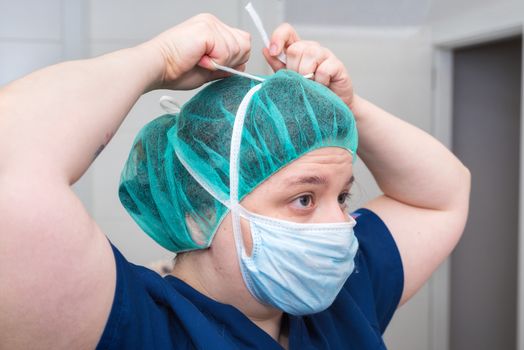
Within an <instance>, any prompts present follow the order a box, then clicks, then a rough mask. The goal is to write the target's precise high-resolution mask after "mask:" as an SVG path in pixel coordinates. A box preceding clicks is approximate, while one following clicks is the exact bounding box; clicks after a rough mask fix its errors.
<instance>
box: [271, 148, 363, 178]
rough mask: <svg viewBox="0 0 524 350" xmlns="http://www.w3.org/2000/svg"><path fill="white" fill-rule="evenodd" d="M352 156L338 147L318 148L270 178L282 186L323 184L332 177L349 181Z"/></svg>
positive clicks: (351, 172)
mask: <svg viewBox="0 0 524 350" xmlns="http://www.w3.org/2000/svg"><path fill="white" fill-rule="evenodd" d="M352 161H353V156H352V155H351V153H350V152H349V151H348V150H346V149H343V148H339V147H324V148H319V149H316V150H314V151H311V152H309V153H306V154H304V155H303V156H301V157H300V158H298V159H297V160H295V161H293V162H291V163H290V164H288V165H287V166H285V167H284V168H282V169H281V170H280V171H278V172H276V173H275V174H273V175H272V176H271V177H270V179H269V180H270V181H271V182H279V183H281V184H284V185H293V184H297V183H311V184H323V183H325V182H327V181H328V180H329V179H330V178H333V177H337V178H338V177H343V178H347V179H350V178H351V177H352V174H353V166H352V164H353V163H352Z"/></svg>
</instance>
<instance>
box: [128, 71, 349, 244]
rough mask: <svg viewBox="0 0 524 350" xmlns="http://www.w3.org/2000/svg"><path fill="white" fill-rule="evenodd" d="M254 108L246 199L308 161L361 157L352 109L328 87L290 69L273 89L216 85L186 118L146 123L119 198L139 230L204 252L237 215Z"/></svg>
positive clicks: (235, 81) (271, 81) (230, 81)
mask: <svg viewBox="0 0 524 350" xmlns="http://www.w3.org/2000/svg"><path fill="white" fill-rule="evenodd" d="M257 84H262V85H261V86H260V89H258V90H257V91H256V92H254V93H253V95H252V97H251V100H250V101H249V104H248V107H247V110H246V113H245V121H244V125H243V128H242V134H241V142H240V149H239V167H238V177H239V179H238V181H239V183H238V192H239V193H238V198H239V200H242V198H244V197H245V196H246V195H247V194H249V193H250V192H251V191H253V190H254V189H255V188H256V187H257V186H259V185H260V184H261V183H262V182H263V181H264V180H266V179H267V178H269V177H270V176H271V175H273V174H274V173H276V172H277V171H278V170H279V169H281V168H283V167H285V166H286V165H288V164H289V163H291V162H292V161H294V160H296V159H298V158H299V157H300V156H302V155H303V154H305V153H307V152H310V151H313V150H315V149H318V148H322V147H341V148H344V149H346V150H348V152H350V153H351V154H353V155H354V156H353V160H355V159H356V156H355V155H356V150H357V144H358V134H357V128H356V123H355V119H354V116H353V113H352V112H351V110H350V109H349V108H348V107H347V106H346V104H345V103H344V102H343V101H342V100H341V99H340V98H339V97H338V96H337V95H336V94H334V93H333V92H332V91H331V90H329V89H328V88H327V87H325V86H323V85H321V84H319V83H316V82H315V81H311V80H308V79H306V78H304V77H303V76H301V75H299V74H297V73H295V72H292V71H288V70H280V71H278V72H277V73H276V74H274V75H271V76H269V77H265V80H264V82H258V81H254V80H252V79H248V78H245V77H240V76H233V77H229V78H226V79H222V80H220V81H217V82H214V83H212V84H210V85H208V86H207V87H205V88H204V89H203V90H201V91H200V92H199V93H198V94H196V95H195V96H194V97H193V98H192V99H191V100H190V101H188V102H187V103H186V104H184V105H183V106H182V108H181V110H180V112H179V113H173V114H166V115H163V116H160V117H158V118H156V119H154V120H153V121H151V122H150V123H148V124H147V125H145V126H144V127H143V128H142V129H141V130H140V132H139V133H138V135H137V136H136V139H135V141H134V143H133V146H132V149H131V152H130V154H129V157H128V160H127V162H126V164H125V166H124V169H123V171H122V174H121V179H120V187H119V197H120V201H121V203H122V205H123V206H124V207H125V209H126V210H127V211H128V213H129V214H130V215H131V217H132V218H133V219H134V220H135V221H136V222H137V223H138V225H139V226H140V227H141V228H142V229H143V230H144V231H145V232H146V233H147V234H148V235H149V236H151V237H152V238H153V239H154V240H155V241H156V242H158V243H159V244H160V245H161V246H163V247H164V248H166V249H168V250H170V251H173V252H182V251H188V250H195V249H203V248H207V247H209V246H210V244H211V242H212V239H213V236H214V234H215V233H216V231H217V228H218V226H219V225H220V223H221V221H222V220H223V218H224V217H225V216H226V214H227V213H228V211H229V208H228V203H229V198H230V196H229V195H230V193H229V183H230V174H229V168H230V164H229V159H230V146H231V134H232V130H233V124H234V121H235V114H236V112H237V110H238V107H239V105H240V103H241V101H242V100H243V98H244V96H245V95H246V93H247V92H248V91H249V90H250V89H251V88H252V87H254V86H255V85H257Z"/></svg>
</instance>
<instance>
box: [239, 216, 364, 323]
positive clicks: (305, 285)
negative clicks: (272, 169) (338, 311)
mask: <svg viewBox="0 0 524 350" xmlns="http://www.w3.org/2000/svg"><path fill="white" fill-rule="evenodd" d="M238 210H239V212H240V215H241V216H242V217H244V218H246V219H247V220H249V222H250V228H251V237H252V239H253V250H252V252H251V255H250V256H247V254H246V252H245V250H244V248H243V246H242V247H241V251H240V252H239V253H238V254H239V255H240V256H239V257H240V268H241V271H242V276H243V278H244V281H245V283H246V286H247V288H248V290H249V291H250V293H251V294H252V295H253V296H254V297H255V298H256V299H257V300H259V301H260V302H262V303H264V304H269V305H272V306H274V307H276V308H278V309H280V310H282V311H285V312H287V313H289V314H292V315H307V314H313V313H317V312H320V311H323V310H325V309H326V308H328V307H329V306H330V305H331V304H332V303H333V301H334V300H335V297H336V296H337V295H338V293H339V292H340V290H341V289H342V286H343V285H344V283H345V282H346V280H347V278H348V277H349V276H350V274H351V273H352V272H353V269H354V267H355V264H354V257H355V254H356V253H357V250H358V240H357V238H356V237H355V235H354V232H353V227H354V226H355V220H354V219H353V218H352V217H351V216H349V215H348V217H349V222H341V223H332V224H325V223H322V224H305V223H295V222H290V221H283V220H277V219H273V218H270V217H266V216H261V215H257V214H254V213H251V212H249V211H247V210H246V209H244V208H243V207H238ZM237 235H241V233H240V232H239V233H237V234H236V235H235V236H237Z"/></svg>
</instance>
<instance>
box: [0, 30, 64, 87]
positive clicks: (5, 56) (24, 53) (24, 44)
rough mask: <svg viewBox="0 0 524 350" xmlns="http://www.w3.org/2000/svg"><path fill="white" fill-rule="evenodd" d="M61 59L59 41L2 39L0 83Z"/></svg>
mask: <svg viewBox="0 0 524 350" xmlns="http://www.w3.org/2000/svg"><path fill="white" fill-rule="evenodd" d="M61 60H62V44H61V43H59V42H57V43H53V42H45V41H44V42H40V41H34V42H29V41H26V40H16V39H9V40H2V39H0V85H4V84H7V83H8V82H10V81H12V80H15V79H17V78H19V77H21V76H24V75H26V74H27V73H29V72H32V71H34V70H36V69H38V68H42V67H45V66H48V65H50V64H53V63H56V62H60V61H61Z"/></svg>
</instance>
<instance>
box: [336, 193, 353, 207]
mask: <svg viewBox="0 0 524 350" xmlns="http://www.w3.org/2000/svg"><path fill="white" fill-rule="evenodd" d="M350 198H351V196H350V194H349V193H347V192H345V193H341V194H339V195H338V204H340V205H344V206H347V205H349V199H350Z"/></svg>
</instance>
